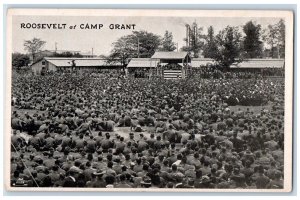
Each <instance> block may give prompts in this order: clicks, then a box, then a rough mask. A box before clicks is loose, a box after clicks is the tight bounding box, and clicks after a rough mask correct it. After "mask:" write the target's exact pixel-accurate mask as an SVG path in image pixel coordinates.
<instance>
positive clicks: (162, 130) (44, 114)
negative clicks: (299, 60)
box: [10, 74, 284, 189]
mask: <svg viewBox="0 0 300 200" xmlns="http://www.w3.org/2000/svg"><path fill="white" fill-rule="evenodd" d="M236 105H238V106H236ZM240 105H244V106H247V107H246V108H245V109H244V108H241V107H240ZM253 106H255V108H257V107H258V106H260V107H259V109H252V108H254V107H253ZM283 122H284V80H283V79H263V78H255V79H198V78H187V79H175V80H164V79H160V78H153V79H134V78H125V77H123V76H109V75H108V74H106V75H103V76H96V75H92V74H84V75H82V74H52V75H45V76H40V75H35V76H33V75H22V74H13V79H12V117H11V126H12V133H11V168H10V170H11V185H12V186H15V187H89V188H201V189H205V188H222V189H224V188H258V189H267V188H273V189H274V188H276V189H277V188H283V179H284V177H283V170H284V168H283V166H284V157H283V155H284V151H283V150H284V123H283Z"/></svg>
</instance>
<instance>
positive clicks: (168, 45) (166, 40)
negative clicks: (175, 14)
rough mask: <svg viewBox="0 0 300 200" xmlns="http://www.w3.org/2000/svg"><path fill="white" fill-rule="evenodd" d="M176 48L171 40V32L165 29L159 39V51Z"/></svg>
mask: <svg viewBox="0 0 300 200" xmlns="http://www.w3.org/2000/svg"><path fill="white" fill-rule="evenodd" d="M175 49H176V46H175V43H174V42H173V34H172V32H169V31H166V32H165V35H164V37H163V39H162V41H161V48H160V50H161V51H174V50H175Z"/></svg>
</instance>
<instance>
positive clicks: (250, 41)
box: [243, 21, 262, 58]
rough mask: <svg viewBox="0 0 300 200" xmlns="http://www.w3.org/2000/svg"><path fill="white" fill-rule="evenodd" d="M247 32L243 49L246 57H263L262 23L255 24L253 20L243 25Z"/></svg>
mask: <svg viewBox="0 0 300 200" xmlns="http://www.w3.org/2000/svg"><path fill="white" fill-rule="evenodd" d="M243 31H244V33H245V37H244V41H243V49H244V53H245V57H246V58H258V57H262V41H260V31H261V25H260V24H258V25H255V24H254V23H253V22H252V21H249V22H247V23H246V24H245V25H244V26H243Z"/></svg>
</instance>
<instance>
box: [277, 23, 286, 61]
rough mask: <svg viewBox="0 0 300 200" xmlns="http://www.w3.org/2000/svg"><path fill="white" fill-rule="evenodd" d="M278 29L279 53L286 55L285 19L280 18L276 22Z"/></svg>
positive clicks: (280, 55)
mask: <svg viewBox="0 0 300 200" xmlns="http://www.w3.org/2000/svg"><path fill="white" fill-rule="evenodd" d="M276 26H277V29H278V48H277V49H278V55H279V57H282V58H284V57H285V23H284V20H283V19H280V20H279V22H278V23H277V24H276Z"/></svg>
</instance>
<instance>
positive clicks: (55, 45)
mask: <svg viewBox="0 0 300 200" xmlns="http://www.w3.org/2000/svg"><path fill="white" fill-rule="evenodd" d="M56 51H57V42H55V53H56Z"/></svg>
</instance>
